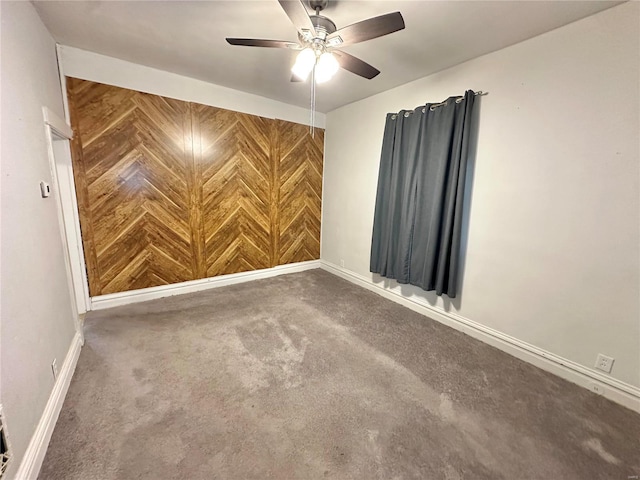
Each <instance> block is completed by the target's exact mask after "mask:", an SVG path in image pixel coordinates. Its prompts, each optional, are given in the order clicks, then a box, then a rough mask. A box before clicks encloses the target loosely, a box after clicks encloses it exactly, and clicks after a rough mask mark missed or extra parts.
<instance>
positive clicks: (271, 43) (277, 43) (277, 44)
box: [227, 38, 299, 50]
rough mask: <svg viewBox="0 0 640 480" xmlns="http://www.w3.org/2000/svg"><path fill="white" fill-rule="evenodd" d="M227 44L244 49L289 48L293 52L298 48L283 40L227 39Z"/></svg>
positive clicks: (293, 43) (292, 43)
mask: <svg viewBox="0 0 640 480" xmlns="http://www.w3.org/2000/svg"><path fill="white" fill-rule="evenodd" d="M227 43H230V44H231V45H240V46H244V47H271V48H291V49H293V50H295V49H296V48H298V47H299V45H298V44H297V43H295V42H287V41H285V40H263V39H260V38H227Z"/></svg>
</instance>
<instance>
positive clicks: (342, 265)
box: [340, 258, 344, 268]
mask: <svg viewBox="0 0 640 480" xmlns="http://www.w3.org/2000/svg"><path fill="white" fill-rule="evenodd" d="M340 266H341V267H342V268H344V259H342V258H341V259H340Z"/></svg>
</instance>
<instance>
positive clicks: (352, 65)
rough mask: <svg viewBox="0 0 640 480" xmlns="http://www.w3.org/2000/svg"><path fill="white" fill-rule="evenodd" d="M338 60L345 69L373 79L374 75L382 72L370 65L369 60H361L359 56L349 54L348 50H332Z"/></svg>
mask: <svg viewBox="0 0 640 480" xmlns="http://www.w3.org/2000/svg"><path fill="white" fill-rule="evenodd" d="M331 53H333V55H334V56H335V57H336V60H338V63H339V64H340V66H341V67H342V68H344V69H345V70H349V71H350V72H351V73H355V74H356V75H360V76H361V77H364V78H367V79H369V80H371V79H372V78H373V77H375V76H376V75H378V74H379V73H380V70H378V69H377V68H375V67H373V66H371V65H369V64H368V63H367V62H364V61H362V60H360V59H359V58H358V57H354V56H353V55H349V54H348V53H346V52H342V51H341V52H336V51H333V52H331Z"/></svg>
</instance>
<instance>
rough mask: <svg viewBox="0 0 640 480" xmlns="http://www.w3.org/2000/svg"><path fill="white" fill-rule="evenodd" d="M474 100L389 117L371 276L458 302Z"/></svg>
mask: <svg viewBox="0 0 640 480" xmlns="http://www.w3.org/2000/svg"><path fill="white" fill-rule="evenodd" d="M474 102H475V93H474V92H473V91H471V90H468V91H467V92H466V93H465V95H464V97H462V98H461V97H450V98H448V99H447V100H446V101H445V102H443V103H442V104H427V105H425V106H424V107H422V106H421V107H418V108H416V109H415V110H413V111H411V110H409V111H406V110H403V111H401V112H399V113H397V114H388V115H387V118H386V124H385V130H384V137H383V142H382V153H381V156H380V172H379V176H378V192H377V197H376V207H375V214H374V222H373V235H372V242H371V262H370V270H371V272H373V273H379V274H380V275H382V276H384V277H387V278H393V279H395V280H397V281H398V282H399V283H403V284H407V283H409V284H412V285H417V286H419V287H420V288H422V289H424V290H427V291H432V290H435V292H436V294H437V295H442V294H446V295H448V296H449V297H451V298H454V297H455V296H456V293H457V291H456V289H457V285H458V269H459V254H460V237H461V231H462V205H463V197H464V189H465V185H464V181H465V177H466V172H467V163H468V154H469V136H470V134H471V119H472V113H473V106H474Z"/></svg>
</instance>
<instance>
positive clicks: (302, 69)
mask: <svg viewBox="0 0 640 480" xmlns="http://www.w3.org/2000/svg"><path fill="white" fill-rule="evenodd" d="M315 64H316V54H315V52H314V51H313V50H312V49H311V48H305V49H303V50H301V51H300V53H299V54H298V56H297V57H296V63H295V64H294V65H293V67H291V73H293V74H294V75H295V76H296V77H298V78H299V79H300V80H303V81H304V80H306V79H307V77H308V76H309V73H311V70H313V66H314V65H315Z"/></svg>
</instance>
